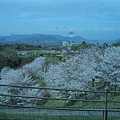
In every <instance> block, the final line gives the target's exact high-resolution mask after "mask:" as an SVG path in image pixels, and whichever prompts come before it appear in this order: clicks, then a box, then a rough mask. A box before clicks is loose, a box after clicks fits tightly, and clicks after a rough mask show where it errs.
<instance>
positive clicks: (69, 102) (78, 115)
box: [0, 85, 120, 120]
mask: <svg viewBox="0 0 120 120" xmlns="http://www.w3.org/2000/svg"><path fill="white" fill-rule="evenodd" d="M0 86H1V87H9V88H21V89H39V90H47V91H61V93H63V94H66V93H68V92H74V93H77V95H76V96H75V97H74V98H73V97H62V98H61V97H60V98H56V97H52V96H49V95H48V96H42V97H38V96H29V95H17V94H13V93H12V94H4V93H0V97H10V98H11V99H13V98H25V99H34V101H39V102H40V104H37V105H23V104H22V103H16V102H14V103H11V102H10V101H9V102H8V103H2V102H1V101H0V106H1V107H0V117H1V118H0V119H1V120H24V119H29V120H30V119H31V120H33V119H34V120H39V118H41V119H42V120H47V119H49V120H50V119H51V120H58V119H59V120H68V119H69V120H119V119H120V100H114V99H112V96H115V95H116V96H117V95H118V97H119V94H120V91H109V90H108V89H105V91H95V90H91V91H89V90H88V91H87V90H86V91H85V90H71V89H57V88H47V87H29V86H27V87H23V86H16V85H0ZM78 95H79V96H78ZM91 96H92V97H91ZM56 101H59V102H56ZM48 103H49V104H48ZM55 104H57V105H55ZM81 104H82V106H81ZM111 104H112V106H110V105H111ZM115 104H117V106H114V105H115ZM84 106H86V107H84ZM92 107H93V108H92ZM95 107H96V108H95ZM83 108H84V109H83ZM88 108H89V109H88ZM12 115H14V116H12ZM19 115H20V116H19ZM30 115H31V116H30ZM18 117H19V119H18ZM22 117H23V118H22ZM29 117H30V118H29Z"/></svg>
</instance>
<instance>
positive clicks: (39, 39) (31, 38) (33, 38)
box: [0, 34, 96, 44]
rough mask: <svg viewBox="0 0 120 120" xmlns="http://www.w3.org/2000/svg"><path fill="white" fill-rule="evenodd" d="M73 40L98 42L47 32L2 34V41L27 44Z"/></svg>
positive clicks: (0, 40)
mask: <svg viewBox="0 0 120 120" xmlns="http://www.w3.org/2000/svg"><path fill="white" fill-rule="evenodd" d="M70 40H72V41H73V42H74V43H82V42H83V41H85V42H86V43H96V40H88V39H85V38H83V37H81V36H75V37H67V36H62V35H46V34H31V35H10V36H0V43H3V44H4V43H8V44H12V43H27V44H61V43H62V42H63V41H70Z"/></svg>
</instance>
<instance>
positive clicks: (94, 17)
mask: <svg viewBox="0 0 120 120" xmlns="http://www.w3.org/2000/svg"><path fill="white" fill-rule="evenodd" d="M71 31H72V32H73V33H74V36H77V35H79V36H82V37H84V38H87V39H97V40H113V39H118V38H120V0H0V35H10V34H35V33H40V34H59V35H65V36H69V32H71Z"/></svg>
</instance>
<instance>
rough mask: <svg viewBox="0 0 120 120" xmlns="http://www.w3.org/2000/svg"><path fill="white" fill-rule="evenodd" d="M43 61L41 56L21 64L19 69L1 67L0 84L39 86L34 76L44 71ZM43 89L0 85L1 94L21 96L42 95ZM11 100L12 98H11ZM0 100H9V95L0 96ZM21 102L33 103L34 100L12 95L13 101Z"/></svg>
mask: <svg viewBox="0 0 120 120" xmlns="http://www.w3.org/2000/svg"><path fill="white" fill-rule="evenodd" d="M44 62H45V59H44V58H43V57H39V58H36V59H35V60H34V61H33V62H31V63H30V64H27V65H25V66H23V67H22V68H20V69H17V70H14V69H8V68H3V69H2V71H1V77H2V79H1V80H0V84H3V85H4V84H5V85H17V86H31V87H39V86H41V84H40V83H39V84H38V83H37V82H36V81H35V79H34V78H35V77H39V76H40V75H41V76H42V74H43V73H44V70H45V68H44ZM44 92H45V91H44V90H38V89H30V88H27V89H26V88H19V87H18V88H15V87H1V89H0V93H1V94H9V95H11V94H14V95H21V96H26V95H28V96H39V97H40V96H43V94H44ZM12 100H13V98H12ZM0 101H1V102H4V103H6V102H9V103H10V101H11V97H3V96H1V99H0ZM19 102H21V103H22V104H24V105H25V104H27V105H28V104H31V103H32V104H34V103H35V101H34V99H33V98H29V99H27V98H22V97H21V98H20V97H19V98H18V97H14V103H16V104H17V103H19Z"/></svg>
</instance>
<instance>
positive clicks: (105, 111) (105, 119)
mask: <svg viewBox="0 0 120 120" xmlns="http://www.w3.org/2000/svg"><path fill="white" fill-rule="evenodd" d="M107 96H108V89H107V88H106V89H105V105H104V120H107V117H108V111H107Z"/></svg>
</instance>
